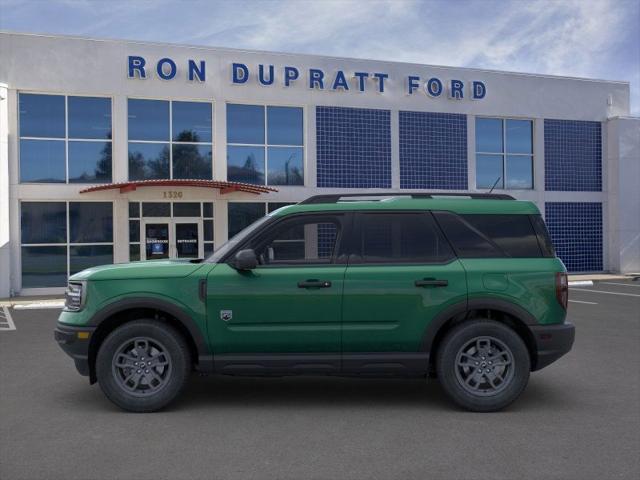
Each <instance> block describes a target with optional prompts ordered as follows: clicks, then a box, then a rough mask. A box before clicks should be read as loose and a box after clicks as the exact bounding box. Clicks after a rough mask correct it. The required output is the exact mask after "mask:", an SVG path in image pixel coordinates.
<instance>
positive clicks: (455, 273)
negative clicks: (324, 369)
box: [342, 212, 467, 371]
mask: <svg viewBox="0 0 640 480" xmlns="http://www.w3.org/2000/svg"><path fill="white" fill-rule="evenodd" d="M355 222H356V228H355V229H354V231H355V232H357V241H356V242H354V243H355V244H356V245H357V246H358V247H357V254H354V255H352V257H351V259H350V261H349V267H348V268H347V271H346V274H345V282H344V300H343V302H344V305H343V332H342V351H343V354H344V357H343V367H344V370H345V371H349V370H362V369H366V370H370V371H373V370H375V369H383V370H384V369H386V370H389V369H399V370H414V371H415V370H419V369H421V368H426V367H427V365H426V353H424V352H421V351H420V350H421V349H420V344H421V341H422V338H423V335H424V332H425V330H426V328H427V326H428V325H429V322H430V321H431V320H432V319H433V318H434V317H435V316H436V315H437V314H438V313H439V312H441V311H442V310H444V309H445V308H447V307H448V306H451V305H453V304H456V303H459V302H463V303H464V302H466V298H467V283H466V275H465V271H464V268H463V267H462V265H461V263H460V261H459V260H457V258H456V257H455V255H454V254H453V252H452V250H451V247H450V246H449V244H448V242H447V241H446V239H445V238H444V237H443V235H442V233H441V232H440V230H439V227H438V226H437V225H436V223H435V220H434V219H433V216H432V215H431V213H429V212H415V213H411V212H407V213H400V212H394V213H358V214H356V220H355Z"/></svg>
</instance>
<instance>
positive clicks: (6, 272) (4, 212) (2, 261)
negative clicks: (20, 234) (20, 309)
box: [0, 84, 11, 298]
mask: <svg viewBox="0 0 640 480" xmlns="http://www.w3.org/2000/svg"><path fill="white" fill-rule="evenodd" d="M7 95H8V93H7V86H6V85H5V84H0V298H3V297H8V296H9V293H10V276H11V262H10V258H11V248H10V247H11V244H10V243H9V151H8V148H9V142H8V135H9V129H8V127H9V114H8V108H7V103H8V100H7Z"/></svg>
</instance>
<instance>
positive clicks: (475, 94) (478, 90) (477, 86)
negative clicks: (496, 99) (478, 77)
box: [471, 81, 487, 100]
mask: <svg viewBox="0 0 640 480" xmlns="http://www.w3.org/2000/svg"><path fill="white" fill-rule="evenodd" d="M486 94H487V87H486V86H485V85H484V83H482V82H478V81H475V82H473V91H472V95H471V98H473V99H474V100H480V99H482V98H484V96H485V95H486Z"/></svg>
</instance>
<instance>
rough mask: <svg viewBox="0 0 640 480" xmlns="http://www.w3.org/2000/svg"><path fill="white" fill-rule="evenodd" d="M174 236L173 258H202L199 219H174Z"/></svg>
mask: <svg viewBox="0 0 640 480" xmlns="http://www.w3.org/2000/svg"><path fill="white" fill-rule="evenodd" d="M174 238H175V241H174V245H175V258H203V256H204V247H203V245H202V221H201V220H197V221H196V220H193V221H191V220H182V219H180V220H176V221H175V223H174Z"/></svg>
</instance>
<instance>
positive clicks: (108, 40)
mask: <svg viewBox="0 0 640 480" xmlns="http://www.w3.org/2000/svg"><path fill="white" fill-rule="evenodd" d="M0 35H16V36H25V37H44V38H54V39H65V40H81V41H91V42H104V43H121V44H122V43H129V44H134V45H153V46H167V47H177V48H187V49H193V50H209V51H221V52H237V53H251V54H268V55H278V56H283V57H293V56H305V57H314V58H325V59H334V60H353V61H359V62H377V63H386V64H389V63H391V64H395V65H410V66H415V67H429V68H439V69H450V68H453V69H458V70H467V71H473V72H482V73H494V74H507V75H514V76H521V77H539V78H548V79H551V80H577V81H583V82H595V83H613V84H623V85H629V86H630V85H631V81H630V80H607V79H600V78H588V77H573V76H564V75H551V74H544V73H531V72H515V71H510V70H494V69H489V68H477V67H459V66H453V65H433V64H428V63H416V62H399V61H396V60H381V59H373V58H361V57H337V56H335V55H322V54H318V53H295V52H276V51H271V50H250V49H246V48H230V47H214V46H207V45H192V44H182V43H170V42H159V41H144V40H131V39H122V38H111V37H105V38H95V37H85V36H82V35H68V34H57V33H55V34H54V33H35V32H18V31H11V30H3V29H0Z"/></svg>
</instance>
